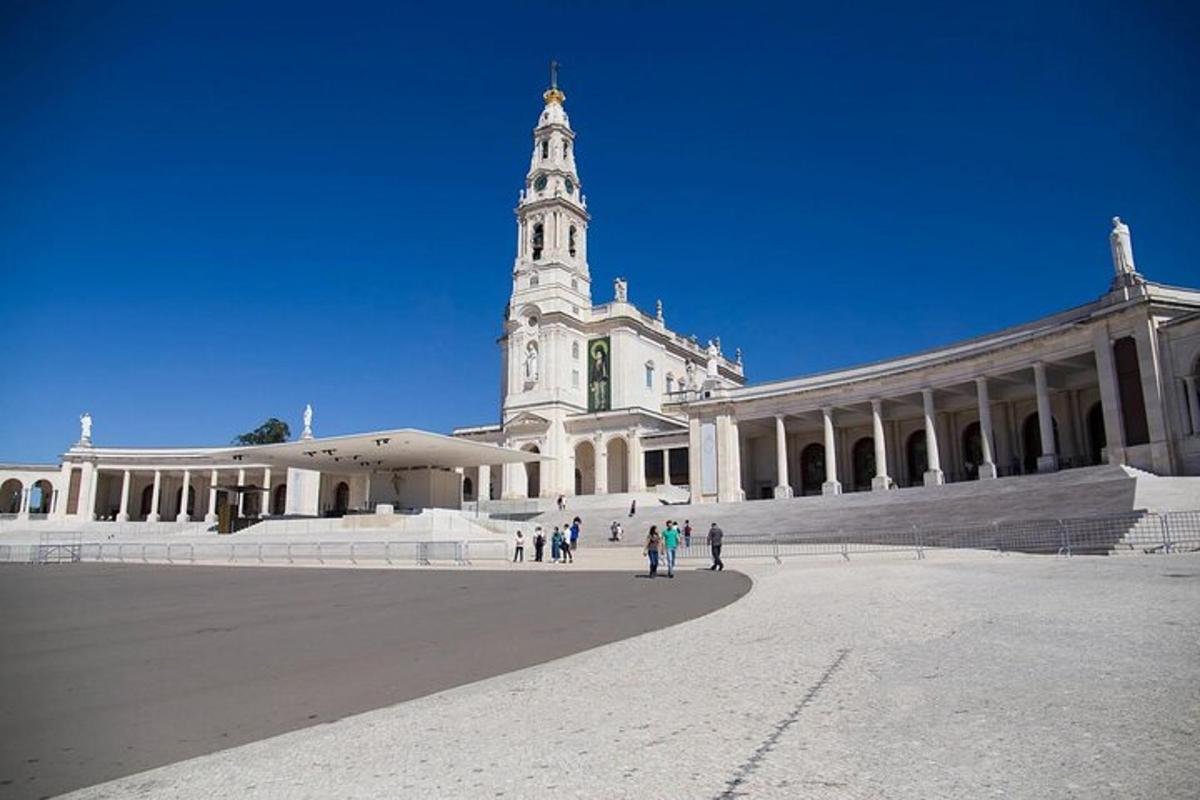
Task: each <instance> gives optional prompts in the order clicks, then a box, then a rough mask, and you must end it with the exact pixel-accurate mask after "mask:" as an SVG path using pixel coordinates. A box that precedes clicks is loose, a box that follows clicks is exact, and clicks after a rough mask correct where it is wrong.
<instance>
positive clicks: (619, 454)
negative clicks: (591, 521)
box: [454, 86, 745, 500]
mask: <svg viewBox="0 0 1200 800" xmlns="http://www.w3.org/2000/svg"><path fill="white" fill-rule="evenodd" d="M543 99H544V101H545V107H544V108H543V109H542V112H541V115H540V116H539V117H538V121H537V126H536V127H535V128H534V130H533V150H532V154H531V156H530V161H529V170H528V172H527V173H526V175H525V184H524V188H522V189H521V191H520V194H519V198H518V202H517V208H516V234H517V235H516V254H515V258H514V260H513V270H512V293H511V295H510V297H509V302H508V310H507V314H506V319H505V323H504V330H503V332H502V334H501V337H500V352H501V379H500V380H501V386H500V394H501V397H502V401H501V407H500V422H499V423H498V424H494V425H484V426H479V427H472V428H460V429H458V430H456V431H455V432H454V435H455V436H459V437H465V438H470V439H477V440H480V441H486V442H491V443H494V444H500V445H503V446H506V447H510V448H518V449H521V450H525V451H528V452H533V453H539V454H542V455H544V456H546V458H545V459H543V460H542V461H541V463H540V464H538V465H529V466H527V465H522V464H511V465H508V466H507V467H506V468H504V469H503V471H501V472H500V473H499V474H495V473H493V471H492V470H490V469H489V468H486V467H484V468H481V469H480V470H476V471H471V472H469V473H468V474H467V476H466V481H465V483H464V494H465V496H466V497H467V498H468V499H475V498H476V497H477V496H478V497H482V498H483V499H485V500H486V499H489V498H490V499H520V498H527V497H558V496H560V495H574V494H605V493H620V492H641V491H645V490H646V489H647V482H648V480H649V481H650V482H652V483H655V484H670V483H672V482H674V483H679V484H686V483H687V481H688V478H687V475H688V456H687V446H688V427H687V418H686V416H685V415H683V414H681V413H679V411H678V410H675V411H673V412H670V413H668V412H665V411H664V404H665V403H667V402H668V398H671V397H672V396H674V395H675V394H677V393H678V392H682V391H693V392H706V391H713V390H717V389H720V390H725V389H735V388H737V387H740V386H742V385H743V384H744V383H745V376H744V374H743V371H742V359H741V354H740V353H737V354H736V355H735V356H734V357H733V358H730V357H729V356H728V355H726V354H725V353H724V352H723V350H722V348H721V343H720V338H714V339H712V340H709V341H707V342H706V343H704V344H703V345H702V344H701V343H700V342H699V341H698V340H696V339H694V338H688V337H685V336H682V335H680V334H679V333H676V332H675V331H673V330H671V328H670V327H669V326H668V325H667V322H666V319H665V315H664V311H663V304H662V302H661V301H659V302H658V303H656V305H655V309H654V313H648V312H646V311H643V310H641V309H638V308H637V307H636V306H634V305H633V304H632V303H630V302H629V293H628V285H627V283H626V281H625V280H624V279H623V278H617V279H616V280H615V281H614V282H613V294H612V299H611V301H610V302H608V303H603V304H599V305H593V302H592V278H591V271H590V269H589V268H588V258H587V254H588V247H587V241H588V226H589V223H590V217H589V216H588V211H587V199H586V197H585V195H584V193H583V185H582V181H581V179H580V175H579V170H578V167H577V162H576V157H575V132H574V131H573V130H572V129H571V123H570V120H569V119H568V117H567V112H566V110H565V108H564V102H565V100H566V96H565V95H564V94H563V92H562V91H561V90H560V89H559V88H558V87H557V86H551V87H550V89H549V90H548V91H547V92H546V93H545V95H543ZM477 487H478V488H477Z"/></svg>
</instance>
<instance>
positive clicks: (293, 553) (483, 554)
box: [0, 539, 508, 565]
mask: <svg viewBox="0 0 1200 800" xmlns="http://www.w3.org/2000/svg"><path fill="white" fill-rule="evenodd" d="M507 559H508V548H507V545H506V543H505V542H502V541H497V540H469V539H468V540H462V541H444V542H392V541H355V542H196V543H191V542H79V543H69V544H53V543H52V544H3V545H0V562H17V563H34V564H49V563H61V562H80V561H89V562H97V563H115V564H318V565H321V564H334V565H337V564H356V565H357V564H366V565H371V564H385V565H396V564H402V565H403V564H440V563H453V564H470V563H472V562H473V561H505V560H507Z"/></svg>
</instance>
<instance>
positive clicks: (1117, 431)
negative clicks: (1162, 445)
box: [1092, 325, 1125, 464]
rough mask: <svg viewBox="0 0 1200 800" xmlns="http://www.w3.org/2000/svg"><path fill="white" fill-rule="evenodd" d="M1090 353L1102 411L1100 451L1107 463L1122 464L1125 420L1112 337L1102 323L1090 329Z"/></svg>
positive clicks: (1123, 458)
mask: <svg viewBox="0 0 1200 800" xmlns="http://www.w3.org/2000/svg"><path fill="white" fill-rule="evenodd" d="M1092 352H1093V354H1094V355H1095V356H1096V381H1097V383H1098V384H1099V385H1100V409H1101V411H1102V412H1103V413H1104V440H1105V444H1104V453H1105V456H1106V458H1107V460H1108V463H1110V464H1124V463H1125V422H1124V419H1123V418H1122V416H1121V393H1120V392H1119V391H1118V389H1117V368H1116V364H1115V363H1114V362H1113V349H1112V340H1111V339H1109V336H1108V328H1106V327H1105V326H1104V325H1098V326H1097V327H1096V328H1095V329H1094V330H1093V331H1092Z"/></svg>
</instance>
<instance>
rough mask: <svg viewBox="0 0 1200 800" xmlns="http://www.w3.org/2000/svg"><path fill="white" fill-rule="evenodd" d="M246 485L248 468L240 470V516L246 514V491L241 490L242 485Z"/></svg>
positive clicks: (238, 513) (238, 499)
mask: <svg viewBox="0 0 1200 800" xmlns="http://www.w3.org/2000/svg"><path fill="white" fill-rule="evenodd" d="M245 485H246V470H244V469H239V470H238V487H239V491H238V498H237V515H238V516H239V517H244V516H246V493H245V492H243V491H240V487H242V486H245Z"/></svg>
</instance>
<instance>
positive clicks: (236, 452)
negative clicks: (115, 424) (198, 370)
mask: <svg viewBox="0 0 1200 800" xmlns="http://www.w3.org/2000/svg"><path fill="white" fill-rule="evenodd" d="M213 455H214V456H216V457H219V458H228V459H230V460H233V461H244V462H246V463H252V464H264V465H267V466H272V467H296V468H299V469H315V470H321V471H325V472H337V471H354V470H359V469H361V470H366V469H398V468H403V467H446V468H454V467H481V466H492V465H497V464H518V463H524V462H531V461H541V460H543V459H546V458H547V456H544V455H540V454H538V453H529V452H526V451H524V450H513V449H511V448H508V447H498V446H496V445H494V444H486V443H484V442H476V441H471V440H469V439H458V438H455V437H453V436H444V435H442V434H440V433H430V432H429V431H419V430H416V429H414V428H398V429H396V430H391V431H379V432H377V433H356V434H352V435H349V436H326V437H322V438H314V439H298V440H296V441H294V442H282V443H280V444H264V445H257V446H250V447H231V448H229V449H228V450H221V451H217V452H215V453H213Z"/></svg>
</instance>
